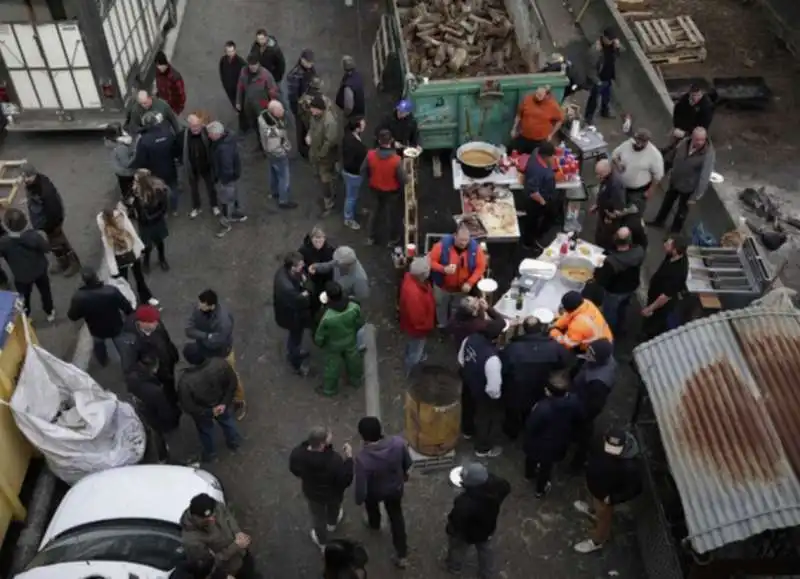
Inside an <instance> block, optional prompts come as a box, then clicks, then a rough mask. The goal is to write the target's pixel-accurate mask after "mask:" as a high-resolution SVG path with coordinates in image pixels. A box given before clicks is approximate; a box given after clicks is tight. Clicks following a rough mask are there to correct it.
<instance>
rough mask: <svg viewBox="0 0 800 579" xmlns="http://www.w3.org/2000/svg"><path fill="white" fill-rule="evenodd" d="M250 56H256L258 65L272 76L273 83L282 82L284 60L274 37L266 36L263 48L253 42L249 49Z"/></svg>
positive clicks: (284, 66)
mask: <svg viewBox="0 0 800 579" xmlns="http://www.w3.org/2000/svg"><path fill="white" fill-rule="evenodd" d="M250 54H255V55H256V56H258V62H259V64H261V66H263V67H264V68H266V69H267V70H268V71H269V72H270V74H272V76H273V77H274V78H275V82H281V81H282V80H283V75H284V74H285V73H286V58H285V57H284V56H283V50H281V47H280V46H279V45H278V40H277V39H276V38H275V37H274V36H267V44H266V45H265V46H263V47H262V46H261V45H260V44H258V42H254V43H253V46H252V47H251V48H250Z"/></svg>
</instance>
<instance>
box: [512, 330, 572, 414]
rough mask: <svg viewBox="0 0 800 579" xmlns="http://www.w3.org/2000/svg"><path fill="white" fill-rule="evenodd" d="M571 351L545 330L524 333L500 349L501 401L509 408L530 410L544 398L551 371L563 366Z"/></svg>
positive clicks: (569, 358) (568, 361) (569, 361)
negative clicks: (501, 373)
mask: <svg viewBox="0 0 800 579" xmlns="http://www.w3.org/2000/svg"><path fill="white" fill-rule="evenodd" d="M572 358H573V356H572V353H571V352H570V351H569V350H567V349H566V348H565V347H564V346H562V345H561V344H559V343H558V342H556V341H555V340H553V339H552V338H551V337H550V336H548V335H547V334H542V333H529V334H523V335H522V336H518V337H516V338H514V339H512V340H511V342H510V343H509V344H507V345H506V347H505V348H503V350H502V351H501V352H500V360H501V362H502V363H503V401H504V403H505V404H506V406H508V407H509V408H516V409H519V410H530V409H531V408H533V405H534V404H536V403H537V402H539V401H540V400H541V399H542V398H544V386H545V384H547V380H548V378H549V376H550V373H551V372H554V371H556V370H561V369H563V368H566V367H567V366H568V365H569V364H570V363H571V361H572Z"/></svg>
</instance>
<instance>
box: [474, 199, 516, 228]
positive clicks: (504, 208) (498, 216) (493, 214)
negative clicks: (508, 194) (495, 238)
mask: <svg viewBox="0 0 800 579" xmlns="http://www.w3.org/2000/svg"><path fill="white" fill-rule="evenodd" d="M479 213H480V218H481V222H482V223H483V225H484V226H485V227H486V230H487V231H489V232H490V233H491V234H492V235H500V236H516V235H519V226H518V224H517V211H516V209H515V208H514V204H513V203H508V202H505V201H495V202H493V203H486V204H484V205H483V207H482V208H481V211H480V212H479Z"/></svg>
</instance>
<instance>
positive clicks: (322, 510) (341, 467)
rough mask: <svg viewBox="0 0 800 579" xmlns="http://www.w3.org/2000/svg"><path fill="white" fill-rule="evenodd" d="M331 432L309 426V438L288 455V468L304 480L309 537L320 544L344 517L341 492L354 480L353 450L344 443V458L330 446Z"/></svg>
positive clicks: (326, 540) (320, 427) (319, 427)
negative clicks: (308, 518) (309, 527)
mask: <svg viewBox="0 0 800 579" xmlns="http://www.w3.org/2000/svg"><path fill="white" fill-rule="evenodd" d="M332 440H333V434H332V433H331V431H330V430H329V429H327V428H325V427H323V426H317V427H314V428H312V429H311V431H310V432H309V434H308V438H307V439H306V440H304V441H303V442H301V443H300V444H299V445H298V446H297V447H295V449H294V450H292V454H291V455H290V456H289V470H290V471H291V472H292V474H293V475H294V476H296V477H297V478H299V479H300V480H301V481H302V483H303V496H305V497H306V500H307V501H308V510H309V512H310V513H311V522H312V528H311V540H312V541H314V543H315V544H316V545H317V546H319V547H324V546H325V544H326V543H327V542H328V534H329V533H333V532H334V531H335V530H336V527H337V525H338V524H339V523H340V522H341V520H342V517H343V516H344V510H343V509H342V501H343V500H344V491H345V489H347V487H349V486H350V485H351V484H352V482H353V449H352V448H351V447H350V445H349V444H347V443H345V444H344V446H343V447H342V453H343V454H344V457H342V455H340V454H339V453H338V452H336V451H335V450H334V449H333V444H332Z"/></svg>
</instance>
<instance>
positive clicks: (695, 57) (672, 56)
mask: <svg viewBox="0 0 800 579" xmlns="http://www.w3.org/2000/svg"><path fill="white" fill-rule="evenodd" d="M706 56H707V53H706V49H705V48H697V49H693V50H690V49H685V50H681V51H678V52H663V53H659V54H650V55H648V56H647V58H648V60H649V61H650V62H651V63H653V64H659V65H665V64H684V63H690V62H704V61H705V59H706Z"/></svg>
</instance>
